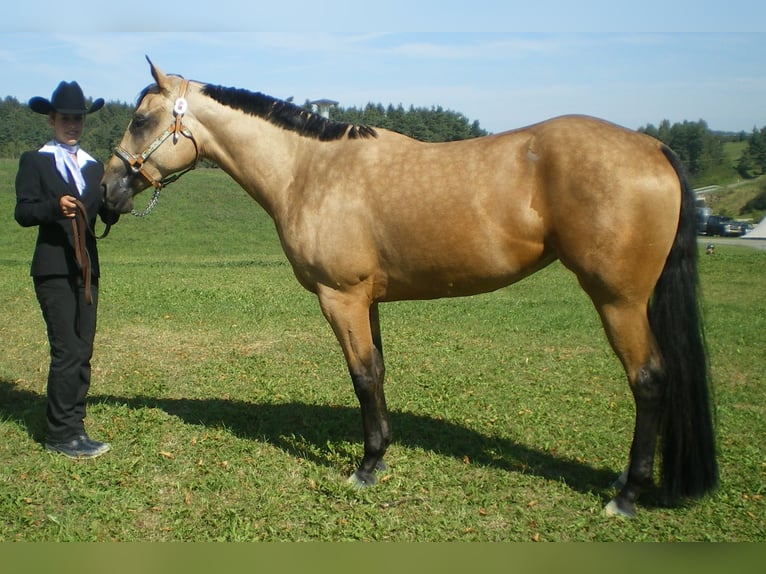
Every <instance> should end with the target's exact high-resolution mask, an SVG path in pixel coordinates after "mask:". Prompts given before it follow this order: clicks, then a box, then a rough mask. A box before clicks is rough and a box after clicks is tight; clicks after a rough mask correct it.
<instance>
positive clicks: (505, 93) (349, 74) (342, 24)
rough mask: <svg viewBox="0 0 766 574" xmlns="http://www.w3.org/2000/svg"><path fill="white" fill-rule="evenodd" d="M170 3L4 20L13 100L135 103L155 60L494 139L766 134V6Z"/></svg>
mask: <svg viewBox="0 0 766 574" xmlns="http://www.w3.org/2000/svg"><path fill="white" fill-rule="evenodd" d="M165 4H166V3H165V2H159V1H155V2H146V1H143V0H134V1H133V2H128V3H122V4H121V5H120V6H118V7H116V6H115V4H113V3H112V4H110V5H109V6H103V7H98V9H94V8H93V7H91V8H84V11H82V10H81V11H78V12H77V13H75V12H74V11H73V9H72V8H73V7H74V6H76V5H75V4H71V3H69V4H64V3H61V2H48V1H47V0H39V1H38V2H36V3H35V7H37V9H36V10H35V13H34V14H27V13H26V12H25V11H24V10H22V9H21V8H22V7H23V6H22V3H19V2H14V3H13V4H12V5H11V6H10V7H9V8H5V9H4V14H3V20H2V22H0V78H1V79H0V97H6V96H13V97H15V98H17V99H19V100H20V101H26V100H28V99H29V98H30V97H32V96H37V95H41V96H45V97H49V96H50V93H51V91H52V90H53V88H54V87H55V86H56V84H57V83H58V82H59V81H60V80H77V81H78V82H79V83H80V84H81V85H82V86H83V88H84V90H85V92H86V95H88V96H92V97H104V98H105V99H107V100H113V101H114V100H116V101H123V102H130V103H133V102H134V101H135V98H136V96H137V94H138V93H139V91H140V90H141V89H142V88H143V87H145V86H146V85H147V84H149V83H150V81H151V77H150V75H149V68H148V64H147V63H146V61H145V59H144V56H145V55H148V56H149V57H150V58H152V60H153V61H154V62H155V64H157V65H158V66H159V67H160V68H162V69H163V70H164V71H165V72H168V73H176V74H180V75H183V76H185V77H187V78H190V79H194V80H199V81H204V82H210V83H215V84H223V85H227V86H236V87H240V88H246V89H249V90H252V91H261V92H264V93H267V94H269V95H272V96H276V97H281V98H286V97H290V96H292V97H294V99H295V101H296V102H297V103H303V102H304V101H306V100H314V99H319V98H329V99H333V100H337V101H339V102H340V103H341V105H343V106H346V107H349V106H357V107H363V106H364V105H365V104H367V103H368V102H374V103H383V104H384V105H388V104H394V105H399V104H402V105H403V106H405V107H409V106H410V105H414V106H418V107H420V106H422V107H431V106H437V105H438V106H442V107H443V108H446V109H450V110H454V111H458V112H460V113H462V114H464V115H465V116H467V117H468V118H469V119H470V120H472V121H473V120H478V121H479V123H480V124H481V126H482V127H483V128H484V129H487V130H489V131H492V132H499V131H503V130H505V129H511V128H514V127H519V126H522V125H526V124H529V123H533V122H536V121H540V120H543V119H545V118H548V117H552V116H555V115H560V114H565V113H585V114H591V115H596V116H599V117H603V118H606V119H609V120H611V121H614V122H616V123H619V124H622V125H625V126H627V127H631V128H637V127H639V126H643V125H646V124H648V123H653V124H655V125H656V124H658V123H659V122H660V121H661V120H663V119H668V120H670V121H671V122H677V121H683V120H692V121H696V120H698V119H704V120H705V121H707V123H708V125H709V126H710V127H711V128H712V129H720V130H729V131H740V130H745V131H750V130H751V129H752V128H753V127H756V126H757V127H763V126H766V73H765V71H766V8H764V4H766V3H764V2H762V0H758V1H754V0H751V1H737V0H734V2H731V3H727V4H726V7H725V8H723V6H719V7H712V8H700V3H699V2H687V1H684V0H677V1H676V2H673V3H672V4H673V6H672V7H670V8H668V7H667V6H664V5H665V4H670V2H665V1H663V2H660V1H655V0H645V1H644V2H641V3H620V2H614V1H613V0H612V1H611V2H600V1H598V2H590V3H588V2H585V3H584V4H583V3H575V2H564V1H551V0H538V1H536V2H529V1H526V2H513V1H505V2H503V1H500V2H481V1H477V2H474V3H466V2H465V1H464V0H463V1H461V2H455V1H453V0H442V1H441V2H433V1H430V0H426V1H421V2H416V1H414V0H411V1H410V2H402V1H399V0H392V1H390V2H385V3H374V4H370V3H365V2H362V1H357V2H345V1H340V2H328V3H325V4H324V5H323V4H322V3H321V2H320V1H319V0H315V1H312V2H302V1H297V2H289V3H287V2H283V3H281V4H278V5H277V3H270V4H269V7H266V8H264V7H262V6H261V7H258V6H254V4H262V3H260V2H236V1H231V0H218V1H217V2H215V3H211V4H214V5H215V6H216V11H214V12H212V11H211V12H209V13H207V14H202V13H200V12H199V11H198V10H195V9H194V8H192V7H190V6H187V5H186V4H181V3H175V4H171V5H170V8H168V9H167V10H165V9H156V6H157V5H165ZM467 5H468V6H470V9H469V8H466V7H465V6H467ZM61 6H67V7H68V8H67V9H66V10H65V11H64V12H63V13H61V14H57V15H56V16H53V17H46V18H41V16H40V14H46V13H47V14H52V13H54V12H56V11H61ZM84 6H89V5H87V4H86V5H84ZM93 6H96V5H93ZM322 6H324V8H322ZM208 10H209V9H208ZM155 11H157V12H158V13H159V14H160V19H158V20H154V19H153V18H152V16H151V14H152V13H153V12H155ZM690 15H693V16H692V17H690ZM235 16H236V17H235ZM349 16H352V18H349ZM759 27H760V29H759Z"/></svg>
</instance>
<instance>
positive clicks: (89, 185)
mask: <svg viewBox="0 0 766 574" xmlns="http://www.w3.org/2000/svg"><path fill="white" fill-rule="evenodd" d="M82 174H83V177H84V179H85V184H86V186H85V191H84V193H83V194H82V195H81V196H80V195H79V194H78V192H77V187H76V186H75V184H74V183H68V182H67V181H66V180H65V179H64V178H63V177H62V176H61V174H59V172H58V170H57V169H56V160H55V157H54V155H53V154H52V153H47V152H42V151H28V152H25V153H23V154H22V155H21V158H20V159H19V171H18V172H17V174H16V211H15V217H16V221H18V222H19V224H20V225H22V226H23V227H32V226H34V225H39V226H40V229H39V232H38V235H37V245H36V246H35V252H34V255H33V257H32V267H31V273H30V274H31V275H32V276H34V277H38V276H44V275H76V274H77V273H79V270H78V267H77V261H76V259H75V252H74V239H73V233H72V222H71V220H70V219H69V218H67V217H64V215H63V214H62V213H61V208H60V207H59V199H60V198H61V196H62V195H73V196H74V197H78V198H79V199H80V201H81V202H82V203H83V205H84V206H85V209H86V211H87V212H88V219H89V220H90V225H91V228H93V227H94V224H95V222H96V215H97V214H98V215H99V216H100V217H101V220H102V221H103V222H104V223H108V224H113V223H116V222H117V220H118V219H119V214H118V213H116V212H113V211H110V210H108V209H106V207H104V206H103V203H102V200H101V177H102V176H103V174H104V166H103V164H102V163H101V162H98V161H93V162H88V163H87V164H85V167H84V168H83V169H82ZM86 238H87V239H86V246H87V248H88V253H90V260H91V275H92V276H93V277H98V276H99V274H100V271H99V262H98V248H97V247H96V239H95V238H94V237H93V235H92V234H91V233H86Z"/></svg>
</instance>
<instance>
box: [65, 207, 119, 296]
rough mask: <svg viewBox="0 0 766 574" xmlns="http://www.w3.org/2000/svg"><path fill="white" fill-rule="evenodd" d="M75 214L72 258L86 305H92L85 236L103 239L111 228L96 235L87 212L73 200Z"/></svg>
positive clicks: (109, 225)
mask: <svg viewBox="0 0 766 574" xmlns="http://www.w3.org/2000/svg"><path fill="white" fill-rule="evenodd" d="M74 204H75V207H76V208H77V209H75V213H74V217H73V218H72V220H71V221H72V236H73V237H74V258H75V261H77V266H78V267H79V268H80V273H81V274H82V280H83V283H84V284H85V302H86V303H87V304H88V305H92V304H93V292H92V291H91V277H90V269H91V265H90V253H89V252H88V246H87V245H86V243H85V234H86V233H90V234H91V235H92V236H93V237H95V238H96V239H104V238H105V237H106V236H107V235H109V230H110V229H111V228H112V224H111V223H107V224H106V227H105V228H104V232H103V233H102V234H101V235H96V232H95V231H93V228H92V227H91V225H90V221H89V220H88V210H87V209H85V205H83V203H82V201H80V200H79V199H76V198H75V200H74Z"/></svg>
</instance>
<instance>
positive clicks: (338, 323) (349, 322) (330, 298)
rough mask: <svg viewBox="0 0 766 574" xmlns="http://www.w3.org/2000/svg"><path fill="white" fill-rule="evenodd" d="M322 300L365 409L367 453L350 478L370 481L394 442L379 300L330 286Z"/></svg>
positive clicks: (358, 482)
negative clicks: (378, 308) (387, 394)
mask: <svg viewBox="0 0 766 574" xmlns="http://www.w3.org/2000/svg"><path fill="white" fill-rule="evenodd" d="M319 302H320V305H321V307H322V312H323V313H324V316H325V317H326V318H327V320H328V322H329V323H330V325H331V326H332V329H333V331H334V333H335V336H336V337H337V339H338V342H339V343H340V346H341V348H342V349H343V354H344V356H345V358H346V363H347V365H348V370H349V374H350V375H351V380H352V382H353V384H354V392H355V393H356V396H357V398H358V399H359V406H360V407H361V411H362V426H363V429H364V457H363V458H362V462H361V464H360V465H359V468H358V469H357V470H356V472H354V473H353V474H352V475H351V477H350V478H349V482H351V483H353V484H356V485H358V486H367V485H371V484H374V483H375V471H376V470H378V469H380V468H383V467H384V466H385V465H384V463H383V455H384V454H385V452H386V449H387V448H388V445H389V443H390V442H391V430H390V425H389V421H388V409H387V407H386V398H385V395H384V392H383V381H384V377H385V367H384V364H383V352H382V349H381V342H380V326H379V321H378V310H377V304H375V303H373V304H372V305H371V304H370V302H369V299H368V298H367V297H365V296H355V295H354V294H353V293H341V292H338V291H334V290H330V289H324V290H320V291H319Z"/></svg>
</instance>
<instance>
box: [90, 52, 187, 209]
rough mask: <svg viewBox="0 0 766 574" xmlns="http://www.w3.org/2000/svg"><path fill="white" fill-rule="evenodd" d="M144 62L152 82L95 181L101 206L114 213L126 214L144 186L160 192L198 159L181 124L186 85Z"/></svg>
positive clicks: (184, 106) (184, 108)
mask: <svg viewBox="0 0 766 574" xmlns="http://www.w3.org/2000/svg"><path fill="white" fill-rule="evenodd" d="M147 61H149V65H150V67H151V72H152V76H153V77H154V80H155V82H156V83H155V84H152V85H150V86H149V87H147V88H146V89H145V90H144V91H143V92H142V94H141V96H140V98H139V100H138V104H137V106H136V110H135V112H134V113H133V119H132V120H131V122H130V124H129V125H128V129H127V130H125V134H124V135H123V136H122V141H121V142H120V145H119V146H118V147H117V149H116V150H115V153H114V155H113V156H112V158H111V159H110V160H109V163H108V164H107V166H106V169H105V171H104V178H103V179H102V182H101V183H102V186H103V193H104V199H105V201H106V204H107V206H108V207H109V208H110V209H114V210H117V211H120V212H127V211H130V210H131V209H132V207H133V197H134V196H135V195H136V194H138V193H140V192H141V191H143V190H144V189H146V188H147V187H150V186H153V187H154V188H155V189H156V190H159V189H161V188H162V187H163V186H165V185H167V184H168V183H170V182H172V181H175V180H176V179H178V177H180V175H181V174H183V173H185V172H186V171H188V170H190V169H193V168H194V167H195V166H196V164H197V161H198V160H199V149H198V147H197V142H196V141H195V139H194V136H193V135H192V133H191V131H190V130H189V128H188V125H187V123H185V120H188V119H189V118H190V116H189V115H187V108H188V104H187V100H186V92H187V90H188V87H189V82H188V80H184V79H183V78H180V77H177V76H168V75H165V74H163V73H162V71H161V70H159V68H157V67H156V66H155V65H154V64H152V62H151V61H150V60H149V58H147Z"/></svg>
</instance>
